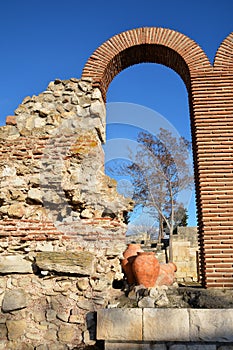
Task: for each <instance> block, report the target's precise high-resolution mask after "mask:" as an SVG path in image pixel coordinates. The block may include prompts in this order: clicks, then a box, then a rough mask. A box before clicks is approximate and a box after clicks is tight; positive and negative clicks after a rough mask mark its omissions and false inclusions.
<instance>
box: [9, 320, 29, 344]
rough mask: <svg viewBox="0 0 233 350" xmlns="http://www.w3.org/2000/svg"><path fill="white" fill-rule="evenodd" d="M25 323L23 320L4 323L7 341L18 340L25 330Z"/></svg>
mask: <svg viewBox="0 0 233 350" xmlns="http://www.w3.org/2000/svg"><path fill="white" fill-rule="evenodd" d="M26 326H27V324H26V321H25V320H19V321H13V320H8V321H6V327H7V330H8V339H9V340H18V339H19V338H20V337H21V336H22V335H23V334H24V332H25V330H26Z"/></svg>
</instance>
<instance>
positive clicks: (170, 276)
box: [156, 262, 177, 286]
mask: <svg viewBox="0 0 233 350" xmlns="http://www.w3.org/2000/svg"><path fill="white" fill-rule="evenodd" d="M176 270H177V267H176V265H175V264H174V263H173V262H169V263H168V264H160V270H159V276H158V278H157V281H156V286H171V285H172V284H173V283H174V281H175V272H176Z"/></svg>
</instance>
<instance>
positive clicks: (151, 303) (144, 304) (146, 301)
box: [138, 296, 155, 308]
mask: <svg viewBox="0 0 233 350" xmlns="http://www.w3.org/2000/svg"><path fill="white" fill-rule="evenodd" d="M138 307H141V308H150V307H155V299H153V298H151V297H149V296H148V297H145V298H142V299H141V300H139V302H138Z"/></svg>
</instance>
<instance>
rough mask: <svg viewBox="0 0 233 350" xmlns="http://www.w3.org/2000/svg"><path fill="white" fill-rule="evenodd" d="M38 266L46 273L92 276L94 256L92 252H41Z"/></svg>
mask: <svg viewBox="0 0 233 350" xmlns="http://www.w3.org/2000/svg"><path fill="white" fill-rule="evenodd" d="M36 265H37V266H38V267H39V268H40V269H41V270H44V271H56V272H64V273H75V274H81V275H91V274H92V272H93V269H94V255H93V254H91V253H90V252H77V253H73V252H40V253H38V254H37V256H36Z"/></svg>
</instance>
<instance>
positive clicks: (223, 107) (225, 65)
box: [82, 27, 233, 287]
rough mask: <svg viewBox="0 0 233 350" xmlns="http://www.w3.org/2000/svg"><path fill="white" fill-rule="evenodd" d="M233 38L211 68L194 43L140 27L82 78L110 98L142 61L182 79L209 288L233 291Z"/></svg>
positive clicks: (92, 62)
mask: <svg viewBox="0 0 233 350" xmlns="http://www.w3.org/2000/svg"><path fill="white" fill-rule="evenodd" d="M232 54H233V33H232V34H230V35H229V36H228V37H227V38H226V39H225V40H224V41H223V43H222V44H221V45H220V47H219V49H218V51H217V53H216V57H215V61H214V65H213V66H212V65H211V64H210V62H209V60H208V58H207V57H206V55H205V53H204V52H203V50H202V49H201V48H200V47H199V46H198V45H197V44H196V43H195V42H194V41H193V40H191V39H190V38H188V37H186V36H185V35H183V34H181V33H178V32H175V31H173V30H169V29H164V28H149V27H146V28H138V29H133V30H129V31H127V32H124V33H120V34H118V35H116V36H114V37H112V38H110V39H109V40H107V41H106V42H105V43H104V44H102V45H101V46H100V47H99V48H98V49H97V50H96V51H95V52H94V53H93V55H92V56H91V57H90V58H89V60H88V61H87V63H86V65H85V67H84V69H83V74H82V76H83V77H91V78H92V79H93V85H94V86H97V87H99V88H100V89H101V91H102V94H103V97H104V98H106V93H107V89H108V86H109V84H110V82H111V81H112V79H113V78H114V77H115V76H116V75H117V74H118V73H119V72H121V71H122V70H123V69H125V68H127V67H129V66H130V65H134V64H138V63H141V62H154V63H160V64H164V65H166V66H168V67H170V68H172V69H174V70H175V71H176V72H177V73H178V74H179V75H180V76H181V78H182V79H183V81H184V83H185V85H186V87H187V90H188V95H189V104H190V121H191V130H192V140H193V154H194V169H195V184H196V197H197V199H196V203H197V213H198V226H199V244H200V263H201V276H202V284H203V286H204V287H232V286H233V264H232V258H233V209H232V204H233V185H232V183H233V173H232V169H233V135H232V130H233V103H232V100H233V60H232Z"/></svg>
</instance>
